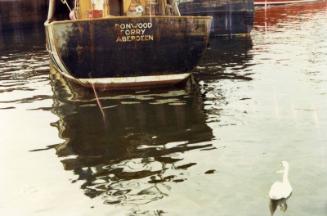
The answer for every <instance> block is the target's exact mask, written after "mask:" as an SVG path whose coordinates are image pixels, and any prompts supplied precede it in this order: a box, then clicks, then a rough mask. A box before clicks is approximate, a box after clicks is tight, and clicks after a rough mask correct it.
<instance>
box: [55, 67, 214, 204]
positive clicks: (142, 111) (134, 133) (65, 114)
mask: <svg viewBox="0 0 327 216" xmlns="http://www.w3.org/2000/svg"><path fill="white" fill-rule="evenodd" d="M51 80H52V86H53V92H54V105H53V112H54V113H55V114H56V115H57V116H58V117H59V119H60V120H59V121H58V122H56V123H54V124H53V125H54V126H55V127H57V128H58V131H59V135H60V137H61V138H62V139H64V140H65V141H64V142H63V143H62V144H58V145H56V146H55V147H54V148H55V150H56V153H57V155H58V157H59V158H60V160H61V162H62V164H63V166H64V169H65V170H69V171H72V172H74V174H75V175H76V179H75V180H73V182H79V183H81V182H82V186H81V188H82V189H83V191H84V193H85V194H86V195H87V196H89V197H92V198H93V197H98V196H99V197H102V198H103V199H104V200H105V203H108V204H117V203H122V204H123V203H140V204H142V203H148V202H151V201H154V200H157V199H161V198H163V197H165V196H166V195H167V194H168V193H169V188H170V187H171V186H173V184H175V183H178V182H183V181H185V180H187V179H186V176H185V175H183V173H184V172H185V171H186V170H187V169H188V168H189V167H191V166H195V165H196V161H192V162H189V161H188V162H186V161H185V160H184V158H185V157H186V156H187V154H190V152H192V150H211V149H215V148H214V146H213V145H212V142H211V140H213V139H214V136H213V133H212V129H211V128H210V127H209V126H208V125H207V124H206V114H205V113H204V110H203V102H202V98H201V94H200V93H199V91H198V90H194V89H193V90H190V91H188V90H186V89H187V88H186V89H168V90H167V89H166V90H156V91H143V92H133V93H131V94H123V93H120V94H117V93H116V94H115V95H113V94H109V93H105V92H102V93H98V94H99V95H98V99H99V100H98V102H97V100H96V99H95V97H94V94H93V92H92V91H85V89H83V91H78V90H77V89H74V91H73V92H71V91H70V90H69V89H71V88H72V86H68V85H71V84H72V83H71V82H70V83H67V82H65V81H64V80H63V79H62V78H61V77H60V75H59V74H58V73H57V72H55V70H52V73H51ZM75 87H76V86H75ZM97 103H99V104H101V106H102V109H101V110H102V111H103V112H102V111H101V110H100V109H99V106H98V105H97Z"/></svg>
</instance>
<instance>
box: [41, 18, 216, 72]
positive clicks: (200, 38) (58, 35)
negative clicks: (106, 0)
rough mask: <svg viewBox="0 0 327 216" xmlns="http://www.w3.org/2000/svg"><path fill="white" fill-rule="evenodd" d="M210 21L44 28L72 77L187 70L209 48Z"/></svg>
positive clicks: (118, 21)
mask: <svg viewBox="0 0 327 216" xmlns="http://www.w3.org/2000/svg"><path fill="white" fill-rule="evenodd" d="M210 24H211V17H180V16H176V17H175V16H173V17H167V16H162V17H157V16H156V17H150V16H149V17H132V18H131V17H115V18H102V19H94V20H77V21H55V22H52V23H50V24H49V23H48V24H46V32H47V39H48V45H47V47H48V50H49V52H50V56H51V59H52V60H53V62H54V63H55V65H56V66H57V68H59V70H60V72H62V73H64V74H66V75H69V76H72V77H74V78H111V77H112V78H121V77H137V76H154V75H163V74H164V75H167V74H179V73H185V72H189V71H190V70H192V69H193V68H194V66H195V65H196V64H197V62H198V61H199V59H200V57H201V56H202V53H203V51H204V50H205V49H206V47H207V43H208V34H209V30H210Z"/></svg>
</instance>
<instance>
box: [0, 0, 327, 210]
mask: <svg viewBox="0 0 327 216" xmlns="http://www.w3.org/2000/svg"><path fill="white" fill-rule="evenodd" d="M287 12H288V13H284V12H282V10H280V14H278V13H277V12H273V10H270V11H269V10H267V11H264V10H261V11H260V10H259V11H257V13H256V20H255V26H254V30H253V31H252V33H251V37H241V38H240V37H234V38H213V39H211V41H210V49H209V50H208V51H207V53H206V55H205V56H204V57H203V59H202V60H201V62H200V63H199V65H198V66H197V68H196V69H195V70H194V81H193V84H192V83H191V82H189V83H187V84H186V85H185V86H178V87H175V88H168V89H157V90H147V91H145V90H137V91H129V92H117V93H99V100H96V98H95V97H94V94H93V92H92V91H85V90H81V89H76V88H74V91H71V89H72V86H70V84H69V83H67V82H65V81H64V80H63V79H61V77H60V76H58V74H57V73H55V71H53V70H52V69H51V68H50V67H49V58H48V55H47V53H46V51H45V49H44V45H43V40H42V39H41V38H42V37H40V36H42V33H40V32H36V33H35V35H37V36H36V37H31V38H28V39H26V36H22V34H20V33H19V34H18V33H17V34H18V35H20V37H15V38H14V39H12V37H10V36H8V38H7V37H4V36H2V37H0V43H1V45H0V48H1V51H0V171H1V172H0V214H1V215H15V216H16V215H18V216H20V215H24V216H32V215H33V216H34V215H47V216H48V215H67V216H75V215H76V216H81V215H83V216H84V215H85V216H86V215H210V216H211V215H219V216H220V215H221V216H234V215H243V216H262V215H270V211H269V198H268V191H269V188H270V186H271V185H272V183H273V182H275V181H276V180H281V179H282V175H281V174H277V173H276V171H277V170H279V169H280V168H281V167H280V162H281V161H282V160H287V161H288V162H289V164H290V173H289V179H290V182H291V185H292V187H293V194H292V196H291V197H290V198H289V200H288V201H287V204H288V209H287V211H286V212H285V213H283V214H281V212H280V211H279V210H277V211H276V214H275V215H290V216H294V215H296V216H308V215H314V216H325V215H326V214H327V197H326V194H327V184H326V183H327V147H326V143H327V135H326V131H327V112H326V110H327V74H326V72H325V71H326V69H327V4H326V3H325V4H321V5H320V6H319V7H307V9H306V8H305V7H303V8H302V9H301V10H300V11H298V9H295V8H293V11H292V8H289V9H288V10H287ZM16 36H17V35H16ZM33 38H34V39H33ZM21 40H25V41H28V43H18V42H17V41H21ZM4 41H6V43H4ZM8 41H9V42H10V41H15V42H13V43H9V42H8ZM99 104H100V105H101V109H100V108H99Z"/></svg>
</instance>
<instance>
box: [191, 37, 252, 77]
mask: <svg viewBox="0 0 327 216" xmlns="http://www.w3.org/2000/svg"><path fill="white" fill-rule="evenodd" d="M251 49H252V39H251V37H250V36H247V37H218V38H211V39H210V42H209V48H208V49H207V50H206V53H205V55H204V56H203V58H202V59H201V61H200V63H199V64H198V67H197V68H196V70H195V71H194V74H195V75H196V76H197V77H198V78H199V79H201V80H207V81H210V80H211V81H213V82H216V81H217V80H219V79H241V80H251V77H250V75H251V74H250V73H249V71H250V70H248V69H247V68H248V67H249V66H251V65H252V64H253V63H251V60H252V58H253V55H252V54H251V52H250V50H251ZM240 69H242V70H240Z"/></svg>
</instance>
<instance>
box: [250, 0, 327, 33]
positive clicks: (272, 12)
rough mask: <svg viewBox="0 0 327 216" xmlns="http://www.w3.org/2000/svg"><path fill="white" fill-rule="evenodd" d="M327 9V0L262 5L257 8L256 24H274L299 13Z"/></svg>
mask: <svg viewBox="0 0 327 216" xmlns="http://www.w3.org/2000/svg"><path fill="white" fill-rule="evenodd" d="M320 11H327V0H318V1H311V2H306V3H305V4H304V3H297V4H291V5H279V6H276V7H267V8H265V7H262V8H257V9H256V10H255V21H254V26H256V27H259V26H273V25H276V24H278V23H280V22H282V21H285V20H289V19H292V18H294V17H295V16H297V15H299V14H309V13H317V12H320Z"/></svg>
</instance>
